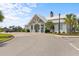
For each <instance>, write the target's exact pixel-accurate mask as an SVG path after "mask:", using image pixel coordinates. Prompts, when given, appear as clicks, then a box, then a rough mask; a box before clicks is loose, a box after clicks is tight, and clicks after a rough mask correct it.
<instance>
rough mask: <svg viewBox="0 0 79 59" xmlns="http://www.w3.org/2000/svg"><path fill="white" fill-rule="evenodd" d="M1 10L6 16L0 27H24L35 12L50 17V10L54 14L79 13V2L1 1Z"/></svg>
mask: <svg viewBox="0 0 79 59" xmlns="http://www.w3.org/2000/svg"><path fill="white" fill-rule="evenodd" d="M0 10H1V11H2V13H3V15H4V17H5V19H4V20H3V22H0V27H9V26H13V25H14V26H21V27H24V26H25V25H27V24H28V23H29V21H30V20H31V19H32V17H33V15H34V14H40V15H42V16H44V17H49V14H50V11H52V12H53V13H54V15H58V14H59V13H61V15H65V14H69V13H74V14H79V3H0Z"/></svg>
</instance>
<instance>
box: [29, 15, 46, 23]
mask: <svg viewBox="0 0 79 59" xmlns="http://www.w3.org/2000/svg"><path fill="white" fill-rule="evenodd" d="M35 16H37V17H39V18H40V19H41V20H43V21H44V22H46V21H47V20H46V19H45V17H43V16H41V15H37V14H35V15H34V16H33V17H35ZM33 17H32V19H33ZM32 19H31V21H32ZM31 21H30V22H31ZM30 22H29V24H30Z"/></svg>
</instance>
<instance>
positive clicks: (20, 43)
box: [0, 33, 79, 56]
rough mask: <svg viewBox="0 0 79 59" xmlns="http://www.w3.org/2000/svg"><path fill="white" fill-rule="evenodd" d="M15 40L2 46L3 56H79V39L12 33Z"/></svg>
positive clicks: (0, 50) (1, 52)
mask: <svg viewBox="0 0 79 59" xmlns="http://www.w3.org/2000/svg"><path fill="white" fill-rule="evenodd" d="M12 34H13V35H15V38H14V39H13V40H11V41H8V42H6V43H4V44H0V55H2V56H73V55H75V56H77V55H78V56H79V38H67V37H66V38H61V37H58V36H55V35H53V34H45V33H12Z"/></svg>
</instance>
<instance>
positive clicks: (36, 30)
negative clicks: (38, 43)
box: [34, 24, 40, 32]
mask: <svg viewBox="0 0 79 59" xmlns="http://www.w3.org/2000/svg"><path fill="white" fill-rule="evenodd" d="M34 29H35V32H39V29H40V28H39V24H35V26H34Z"/></svg>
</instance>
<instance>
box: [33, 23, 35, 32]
mask: <svg viewBox="0 0 79 59" xmlns="http://www.w3.org/2000/svg"><path fill="white" fill-rule="evenodd" d="M33 32H35V25H34V24H33Z"/></svg>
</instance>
